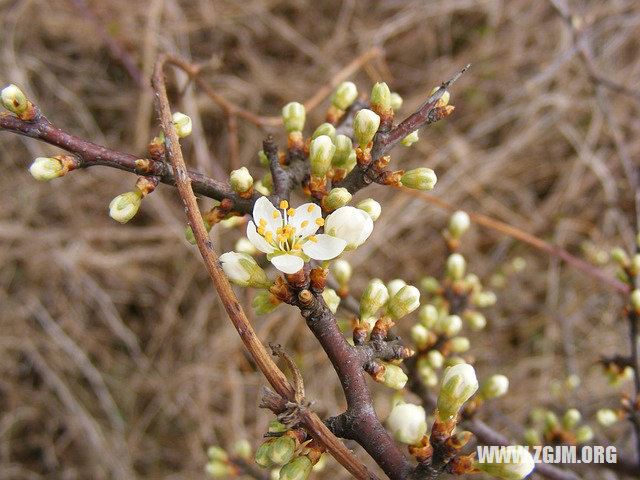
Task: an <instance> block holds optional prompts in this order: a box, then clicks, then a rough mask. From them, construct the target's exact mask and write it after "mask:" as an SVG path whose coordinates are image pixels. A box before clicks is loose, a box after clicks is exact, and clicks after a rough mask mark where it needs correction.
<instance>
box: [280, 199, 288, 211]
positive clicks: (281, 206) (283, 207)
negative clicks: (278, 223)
mask: <svg viewBox="0 0 640 480" xmlns="http://www.w3.org/2000/svg"><path fill="white" fill-rule="evenodd" d="M280 208H281V209H282V210H286V209H287V208H289V202H287V201H286V200H282V201H281V202H280Z"/></svg>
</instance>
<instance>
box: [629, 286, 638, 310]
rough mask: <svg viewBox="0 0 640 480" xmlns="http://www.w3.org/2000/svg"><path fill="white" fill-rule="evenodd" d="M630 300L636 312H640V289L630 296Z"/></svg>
mask: <svg viewBox="0 0 640 480" xmlns="http://www.w3.org/2000/svg"><path fill="white" fill-rule="evenodd" d="M629 300H631V306H632V307H633V308H635V309H636V310H640V289H637V288H636V289H635V290H633V291H632V292H631V295H629Z"/></svg>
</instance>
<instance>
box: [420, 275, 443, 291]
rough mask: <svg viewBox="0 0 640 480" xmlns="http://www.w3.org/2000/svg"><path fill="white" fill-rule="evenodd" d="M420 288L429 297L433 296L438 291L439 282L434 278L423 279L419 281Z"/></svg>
mask: <svg viewBox="0 0 640 480" xmlns="http://www.w3.org/2000/svg"><path fill="white" fill-rule="evenodd" d="M420 286H421V287H422V289H423V290H424V291H425V292H427V293H428V294H430V295H434V294H436V293H438V290H440V282H439V281H438V280H437V279H436V278H434V277H423V279H422V280H420Z"/></svg>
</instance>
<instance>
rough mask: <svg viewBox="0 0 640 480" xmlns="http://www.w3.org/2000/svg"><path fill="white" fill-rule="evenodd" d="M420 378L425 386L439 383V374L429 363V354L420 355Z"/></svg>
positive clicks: (418, 368) (431, 386)
mask: <svg viewBox="0 0 640 480" xmlns="http://www.w3.org/2000/svg"><path fill="white" fill-rule="evenodd" d="M416 367H417V370H418V374H419V375H420V379H421V380H422V383H424V384H425V386H427V387H429V388H433V387H435V386H436V385H438V374H437V373H436V372H435V370H434V369H433V368H432V367H431V365H429V362H428V358H427V356H424V355H421V356H420V357H418V363H417V365H416Z"/></svg>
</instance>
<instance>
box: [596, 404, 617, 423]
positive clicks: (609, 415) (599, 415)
mask: <svg viewBox="0 0 640 480" xmlns="http://www.w3.org/2000/svg"><path fill="white" fill-rule="evenodd" d="M596 420H597V421H598V423H599V424H600V425H602V426H603V427H610V426H611V425H613V424H614V423H616V422H617V421H618V414H617V413H616V412H615V410H611V409H610V408H601V409H600V410H598V411H597V412H596Z"/></svg>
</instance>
